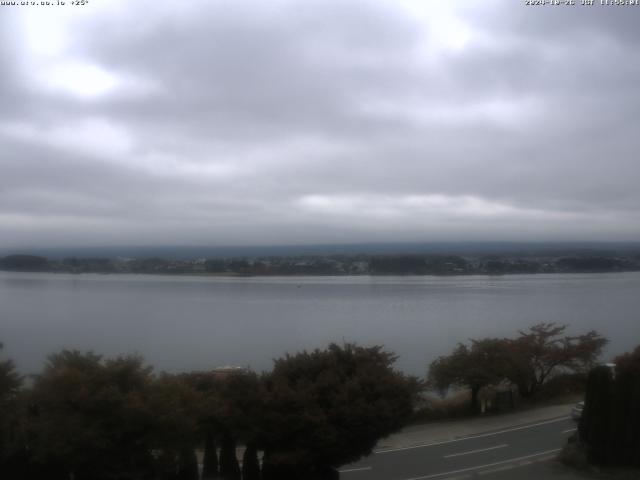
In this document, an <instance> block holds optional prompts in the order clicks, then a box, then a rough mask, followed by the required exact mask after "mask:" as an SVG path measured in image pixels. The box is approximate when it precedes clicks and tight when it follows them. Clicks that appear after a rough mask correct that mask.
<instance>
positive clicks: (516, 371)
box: [428, 323, 607, 412]
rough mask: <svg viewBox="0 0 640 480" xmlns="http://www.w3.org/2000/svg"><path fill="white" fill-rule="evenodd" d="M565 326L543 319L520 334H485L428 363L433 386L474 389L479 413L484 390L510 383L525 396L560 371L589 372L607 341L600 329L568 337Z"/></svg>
mask: <svg viewBox="0 0 640 480" xmlns="http://www.w3.org/2000/svg"><path fill="white" fill-rule="evenodd" d="M566 329H567V326H566V325H557V324H555V323H539V324H537V325H533V326H532V327H530V328H529V329H528V330H526V331H520V332H519V335H518V336H517V337H516V338H483V339H475V340H471V341H470V345H468V346H467V345H465V344H462V343H460V344H458V346H457V347H456V348H455V349H454V350H453V351H452V352H451V353H450V354H449V355H443V356H441V357H439V358H438V359H436V360H435V361H434V362H432V363H431V365H430V367H429V374H428V378H429V384H430V385H431V386H432V387H434V388H436V389H438V390H440V391H446V389H448V388H449V387H450V386H452V385H456V386H461V387H467V388H469V390H470V391H471V410H472V411H474V412H477V411H479V403H478V392H479V390H480V389H481V388H483V387H485V386H487V385H492V384H498V383H500V382H502V381H505V380H506V381H510V382H511V383H512V384H513V385H515V386H516V387H517V389H518V391H519V393H520V395H521V396H522V397H525V398H528V397H532V396H533V395H535V394H536V393H537V392H538V390H539V389H540V387H542V386H543V385H544V384H545V382H547V381H548V380H549V379H550V378H552V377H553V376H554V375H555V374H557V373H558V372H561V371H562V372H584V373H586V371H588V369H589V368H590V367H592V366H593V364H594V363H595V362H596V360H597V359H598V357H599V356H600V354H601V352H602V348H603V347H604V346H605V345H606V344H607V339H605V338H604V337H602V336H601V335H600V334H599V333H598V332H596V331H595V330H592V331H589V332H587V333H585V334H582V335H576V336H570V335H565V331H566Z"/></svg>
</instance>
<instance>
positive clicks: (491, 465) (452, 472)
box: [404, 448, 562, 480]
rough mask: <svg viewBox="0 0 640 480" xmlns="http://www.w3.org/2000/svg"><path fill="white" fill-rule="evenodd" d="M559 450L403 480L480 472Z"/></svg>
mask: <svg viewBox="0 0 640 480" xmlns="http://www.w3.org/2000/svg"><path fill="white" fill-rule="evenodd" d="M560 450H562V449H561V448H556V449H554V450H547V451H545V452H538V453H532V454H531V455H525V456H524V457H517V458H510V459H508V460H502V461H500V462H494V463H487V464H486V465H477V466H475V467H468V468H461V469H460V470H452V471H450V472H442V473H433V474H431V475H424V476H422V477H411V478H406V479H404V480H426V479H428V478H437V477H444V476H447V475H455V474H456V473H463V472H471V471H473V470H480V469H482V468H489V467H495V466H497V465H504V464H505V463H514V462H520V461H522V460H526V459H527V458H534V457H539V456H540V455H548V454H550V453H556V452H559V451H560Z"/></svg>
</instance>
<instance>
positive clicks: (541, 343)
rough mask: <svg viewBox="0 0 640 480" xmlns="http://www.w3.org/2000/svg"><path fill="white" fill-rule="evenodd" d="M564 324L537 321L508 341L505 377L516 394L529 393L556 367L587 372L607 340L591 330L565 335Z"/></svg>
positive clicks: (524, 395)
mask: <svg viewBox="0 0 640 480" xmlns="http://www.w3.org/2000/svg"><path fill="white" fill-rule="evenodd" d="M566 329H567V325H557V324H555V323H539V324H537V325H534V326H532V327H530V328H529V330H527V331H520V332H519V333H520V336H519V337H518V338H516V339H515V340H513V341H512V342H510V343H511V351H512V355H511V368H510V369H509V371H508V372H507V373H508V374H507V377H508V378H509V379H510V380H511V381H512V382H513V383H514V384H515V385H516V386H517V387H518V391H519V392H520V395H522V396H523V397H531V396H533V395H534V394H535V393H537V391H538V390H539V389H540V387H541V386H542V385H543V384H544V383H545V381H547V380H548V379H549V378H550V376H552V375H553V374H554V373H555V372H557V371H559V370H565V371H573V372H585V373H586V372H587V371H588V370H589V369H590V368H591V367H592V366H593V365H594V363H595V362H596V360H597V359H598V357H599V356H600V354H601V353H602V348H603V347H604V346H605V345H606V344H607V342H608V340H607V339H606V338H604V337H602V336H601V335H600V334H599V333H598V332H596V331H595V330H591V331H589V332H587V333H585V334H582V335H577V336H571V335H565V331H566Z"/></svg>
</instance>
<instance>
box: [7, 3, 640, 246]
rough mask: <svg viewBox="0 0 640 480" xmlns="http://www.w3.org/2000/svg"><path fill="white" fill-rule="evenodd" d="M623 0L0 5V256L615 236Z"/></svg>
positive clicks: (628, 19)
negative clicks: (59, 250)
mask: <svg viewBox="0 0 640 480" xmlns="http://www.w3.org/2000/svg"><path fill="white" fill-rule="evenodd" d="M639 15H640V7H601V6H594V7H581V6H579V5H578V6H575V7H565V8H561V7H539V8H532V7H525V6H524V5H521V4H520V2H501V1H488V2H481V3H478V2H472V1H463V0H460V1H457V2H435V1H434V2H432V1H419V0H402V1H382V0H380V1H375V0H354V1H350V2H348V3H345V2H342V1H338V0H323V1H319V0H318V1H314V0H311V1H307V0H305V1H304V2H303V1H292V0H275V1H272V2H248V1H244V2H235V1H233V2H232V1H221V0H215V1H211V2H188V3H187V4H185V3H180V4H178V3H176V2H168V1H167V2H159V1H153V2H151V1H147V0H144V1H140V2H135V4H134V5H132V4H131V2H124V1H120V0H118V1H113V2H104V3H100V2H95V3H94V4H92V5H91V4H90V5H89V6H85V7H78V8H75V7H71V8H61V7H49V9H48V10H46V11H45V7H41V8H40V7H2V10H0V32H2V33H0V40H1V41H0V69H1V70H0V71H2V72H3V88H2V89H0V104H1V105H2V108H1V109H0V151H1V152H2V153H1V155H0V230H1V232H2V235H1V237H0V244H1V245H0V246H3V247H12V246H22V245H33V246H48V245H107V244H176V243H179V244H200V245H202V244H209V245H222V244H258V243H267V244H291V243H320V242H349V241H354V242H361V241H389V240H391V241H403V240H407V241H429V240H460V239H463V240H469V239H478V240H505V239H508V240H517V239H521V240H570V239H575V240H637V239H638V238H639V236H640V214H638V211H637V206H638V205H639V204H640V189H639V188H638V186H637V184H638V178H640V166H639V163H638V161H637V159H636V154H637V152H638V146H639V142H640V140H639V139H640V136H639V135H638V132H637V131H638V126H639V120H638V115H637V112H638V111H639V107H640V96H639V95H638V92H637V86H638V85H639V84H640V53H639V52H638V49H637V48H636V45H637V41H638V38H639V37H640V33H638V32H639V30H638V29H637V24H638V20H639V19H640V17H639Z"/></svg>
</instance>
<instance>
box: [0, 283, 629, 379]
mask: <svg viewBox="0 0 640 480" xmlns="http://www.w3.org/2000/svg"><path fill="white" fill-rule="evenodd" d="M543 321H544V322H559V323H566V324H570V331H571V332H572V333H581V332H586V331H587V330H590V329H596V330H598V331H599V332H601V333H602V334H604V335H605V336H607V337H608V338H609V339H610V340H611V343H610V344H609V346H608V347H607V350H606V352H605V356H604V360H608V359H609V358H611V357H612V356H615V355H616V354H618V353H622V352H624V351H627V350H630V349H631V348H633V347H634V346H636V345H638V344H640V273H616V274H584V275H581V274H568V275H564V274H553V275H510V276H501V277H487V276H464V277H303V278H300V277H296V278H219V277H218V278H216V277H167V276H152V275H89V274H86V275H66V274H40V273H9V272H0V341H2V342H4V344H5V349H4V351H3V354H2V357H7V356H9V357H12V358H13V359H14V360H15V362H16V363H17V365H18V367H19V369H20V370H21V371H22V372H25V373H28V372H37V371H39V370H40V368H41V366H42V364H43V362H44V360H45V358H46V356H47V355H48V354H50V353H52V352H55V351H58V350H60V349H62V348H76V349H80V350H88V349H92V350H94V351H95V352H98V353H102V354H105V355H115V354H122V353H133V352H137V353H140V354H142V355H143V356H144V357H145V358H146V360H147V361H148V362H149V363H151V364H152V365H154V366H155V367H156V369H158V370H168V371H172V372H177V371H183V370H190V369H206V368H211V367H216V366H223V365H242V366H250V367H251V368H254V369H256V370H265V369H269V368H270V366H271V364H272V359H273V358H276V357H278V356H281V355H282V354H283V353H285V352H287V351H288V352H292V353H293V352H296V351H298V350H301V349H312V348H315V347H324V346H326V345H327V344H328V343H329V342H331V341H337V342H342V341H343V340H344V341H349V342H352V341H353V342H357V343H359V344H363V345H373V344H383V345H384V346H385V347H386V348H387V349H389V350H393V351H395V352H396V353H397V354H398V355H399V356H400V358H399V360H398V362H397V367H398V368H401V369H402V370H404V371H406V372H408V373H412V374H417V375H422V374H424V373H425V370H426V367H427V364H428V363H429V362H430V361H431V360H433V359H434V358H435V357H436V356H438V355H441V354H445V353H448V352H449V351H450V350H451V349H452V348H453V347H454V346H455V345H456V343H457V342H459V341H464V340H466V339H468V338H478V337H483V336H512V335H515V334H516V333H517V331H518V329H523V328H526V327H528V326H530V325H533V324H535V323H538V322H543Z"/></svg>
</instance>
